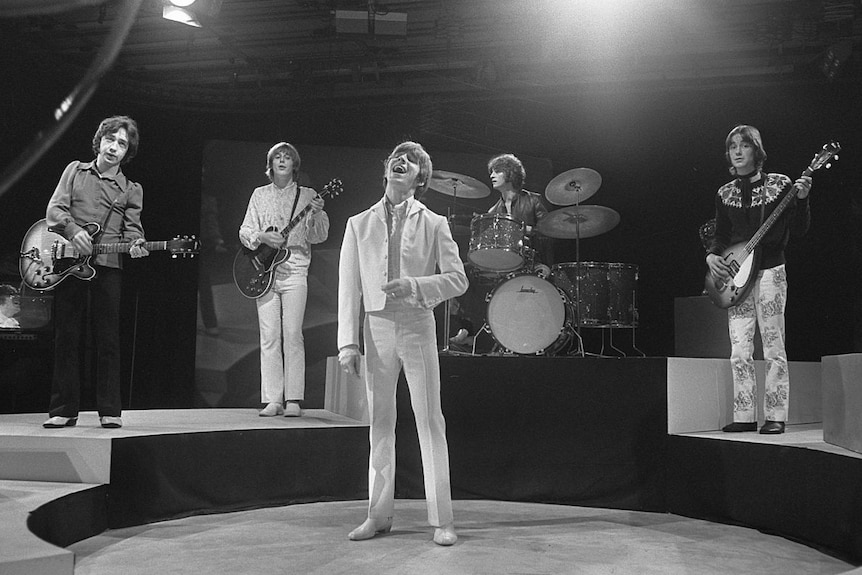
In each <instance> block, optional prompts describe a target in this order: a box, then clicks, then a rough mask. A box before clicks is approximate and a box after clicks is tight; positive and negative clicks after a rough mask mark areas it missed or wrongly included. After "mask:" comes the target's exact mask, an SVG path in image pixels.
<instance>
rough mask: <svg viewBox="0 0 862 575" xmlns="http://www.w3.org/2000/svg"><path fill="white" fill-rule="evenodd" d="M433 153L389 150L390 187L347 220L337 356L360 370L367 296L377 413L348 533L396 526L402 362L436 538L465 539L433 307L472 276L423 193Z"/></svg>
mask: <svg viewBox="0 0 862 575" xmlns="http://www.w3.org/2000/svg"><path fill="white" fill-rule="evenodd" d="M431 172H432V165H431V158H430V156H429V155H428V153H427V152H426V151H425V150H424V149H423V148H422V146H421V145H419V144H417V143H415V142H403V143H401V144H399V145H398V146H397V147H396V148H395V149H394V150H393V151H392V153H391V154H390V156H389V158H388V159H387V160H386V164H385V173H384V181H385V184H386V190H385V194H384V197H383V198H382V199H381V200H380V201H379V202H377V203H376V204H374V205H373V206H372V207H371V208H369V209H367V210H366V211H364V212H362V213H360V214H358V215H356V216H353V217H352V218H350V219H349V220H348V222H347V228H346V230H345V232H344V242H343V244H342V246H341V260H340V264H339V284H338V349H339V354H338V355H339V363H340V365H341V367H342V369H344V371H346V372H347V373H351V374H358V371H359V365H360V361H359V353H360V352H359V315H360V304H361V303H364V305H365V321H364V344H365V370H364V373H363V375H364V378H365V385H366V391H367V393H368V410H369V416H370V419H371V429H370V433H369V439H370V444H371V456H370V462H369V471H368V491H369V505H368V517H367V519H366V520H365V522H364V523H362V525H360V526H359V527H357V528H356V529H354V530H353V531H351V532H350V535H349V537H350V539H352V540H354V541H360V540H363V539H370V538H372V537H374V536H375V535H377V534H378V533H385V532H388V531H389V530H390V529H391V528H392V517H393V512H394V503H395V420H396V405H395V388H396V384H397V382H398V374H399V373H400V372H401V369H402V367H403V369H404V375H405V377H406V379H407V385H408V387H409V389H410V399H411V403H412V406H413V413H414V415H415V419H416V427H417V432H418V435H419V447H420V450H421V453H422V469H423V474H424V481H425V496H426V499H427V503H428V522H429V523H430V524H431V525H432V526H433V527H435V530H434V542H435V543H437V544H438V545H452V544H454V543H455V542H456V541H457V538H458V536H457V534H456V532H455V524H454V518H453V514H452V497H451V492H450V491H451V490H450V484H449V448H448V445H447V443H446V423H445V420H444V418H443V412H442V409H441V405H440V363H439V359H438V357H437V336H436V332H437V330H436V324H435V320H434V314H433V308H434V307H435V306H437V305H439V304H440V303H442V302H444V301H445V300H447V299H449V298H452V297H456V296H459V295H461V294H463V293H464V292H465V291H466V289H467V276H466V275H465V274H464V266H463V264H462V263H461V258H460V257H459V255H458V245H457V244H456V243H455V241H454V240H453V239H452V234H451V232H450V230H449V224H448V221H447V220H446V218H445V217H443V216H441V215H438V214H435V213H434V212H432V211H430V210H429V209H428V208H426V207H425V206H424V205H423V204H422V202H420V201H419V200H417V199H416V198H415V197H414V196H415V194H416V193H417V192H418V193H420V194H421V193H422V192H424V191H425V190H426V189H427V188H428V183H429V179H430V178H431Z"/></svg>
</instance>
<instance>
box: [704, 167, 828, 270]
mask: <svg viewBox="0 0 862 575" xmlns="http://www.w3.org/2000/svg"><path fill="white" fill-rule="evenodd" d="M749 182H750V186H749V185H747V184H748V183H746V182H742V181H741V180H740V178H737V179H735V180H733V181H731V182H728V183H726V184H724V185H723V186H721V187H720V188H719V189H718V192H717V193H716V195H715V237H714V238H713V239H712V242H711V243H710V246H709V251H710V252H711V253H714V254H718V255H721V254H722V253H724V250H726V249H727V248H728V247H730V246H732V245H735V244H737V243H740V242H747V241H748V240H750V239H751V238H752V237H753V236H754V234H755V233H756V232H757V230H758V229H760V226H761V224H762V223H763V222H764V221H765V220H766V219H768V218H769V216H770V214H772V212H773V210H775V208H776V207H777V206H778V204H779V203H780V202H781V200H782V199H784V197H785V196H786V195H787V194H788V192H790V190H791V188H792V186H793V181H792V180H791V179H790V178H789V177H787V176H785V175H783V174H762V173H758V174H757V175H755V176H753V177H752V178H751V180H749ZM749 190H750V191H749ZM810 222H811V210H810V207H809V204H808V198H807V197H806V198H805V199H802V200H800V199H798V198H793V199H791V200H790V204H789V205H788V207H787V208H786V209H785V211H784V213H782V214H781V216H780V217H779V218H778V220H777V221H776V222H775V223H774V224H773V225H772V227H771V228H770V229H769V231H768V232H767V233H766V234H765V235H764V237H763V238H762V239H761V240H760V242H759V243H758V247H759V248H760V250H761V260H760V267H761V269H769V268H773V267H775V266H778V265H781V264H783V263H785V258H784V248H785V247H786V246H787V242H788V241H789V240H790V236H791V234H792V235H794V236H802V235H805V233H806V232H807V231H808V226H809V224H810Z"/></svg>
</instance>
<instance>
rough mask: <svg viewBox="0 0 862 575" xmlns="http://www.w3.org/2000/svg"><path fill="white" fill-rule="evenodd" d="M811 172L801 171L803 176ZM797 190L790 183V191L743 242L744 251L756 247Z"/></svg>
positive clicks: (748, 251)
mask: <svg viewBox="0 0 862 575" xmlns="http://www.w3.org/2000/svg"><path fill="white" fill-rule="evenodd" d="M811 174H812V172H811V170H808V169H806V170H805V172H803V173H802V175H803V176H810V175H811ZM798 192H799V190H798V189H797V187H796V186H795V185H792V184H791V187H790V191H789V192H787V194H786V195H785V196H784V198H783V199H782V200H781V202H779V204H778V205H777V206H775V209H774V210H772V213H771V214H769V217H768V218H766V219H765V220H764V221H763V223H762V224H761V225H760V228H758V230H757V231H756V232H755V233H754V235H753V236H751V239H750V240H748V243H747V244H745V251H746V252H747V253H751V252H753V251H754V248H756V247H757V244H759V243H760V240H762V239H763V236H765V235H766V233H767V232H768V231H769V229H770V228H771V227H772V225H773V224H774V223H775V222H776V221H777V220H778V218H780V217H781V214H783V213H784V210H786V209H787V206H789V205H790V202H792V201H793V198H795V197H796V194H797V193H798Z"/></svg>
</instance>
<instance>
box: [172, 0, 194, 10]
mask: <svg viewBox="0 0 862 575" xmlns="http://www.w3.org/2000/svg"><path fill="white" fill-rule="evenodd" d="M170 1H171V4H173V5H174V6H179V7H180V8H186V7H188V6H191V5H192V4H194V3H195V0H170Z"/></svg>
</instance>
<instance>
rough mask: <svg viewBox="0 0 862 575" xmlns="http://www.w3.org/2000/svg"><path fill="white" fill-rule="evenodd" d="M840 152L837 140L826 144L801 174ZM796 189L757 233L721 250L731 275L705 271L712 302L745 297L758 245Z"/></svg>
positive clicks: (754, 271) (737, 300)
mask: <svg viewBox="0 0 862 575" xmlns="http://www.w3.org/2000/svg"><path fill="white" fill-rule="evenodd" d="M840 151H841V146H840V145H839V144H838V143H837V142H829V143H828V144H825V145H824V146H823V148H822V149H821V150H820V151H819V152H818V153H817V155H815V156H814V159H813V160H812V161H811V164H810V165H809V166H808V167H807V168H805V171H804V172H802V175H803V176H810V175H811V174H813V173H814V172H815V171H817V170H819V169H820V168H821V167H823V166H826V167H827V168H828V167H829V163H828V162H829V161H830V160H831V159H832V158H833V157H834V158H835V159H838V156H837V154H838V152H840ZM798 192H799V190H798V189H797V187H796V186H793V187H792V188H791V189H790V191H789V192H787V194H786V195H785V196H784V198H783V199H782V200H781V202H779V204H778V205H777V206H775V209H774V210H773V211H772V213H771V214H770V215H769V217H768V218H766V220H765V221H764V222H763V223H762V224H761V225H760V228H758V230H757V232H755V234H754V235H753V236H751V239H750V240H748V241H747V242H739V243H737V244H734V245H732V246H730V247H729V248H727V249H726V250H724V252H722V254H721V258H722V259H723V260H724V263H726V264H727V265H728V266H729V267H730V270H731V274H730V277H729V278H727V279H725V278H718V277H715V276H714V275H713V274H712V272H707V274H706V280H705V281H704V288H705V289H706V293H707V295H708V296H709V299H710V300H712V303H714V304H715V305H717V306H718V307H720V308H722V309H727V308H729V307H733V306H735V305H737V304H739V303H741V302H742V301H743V300H745V298H746V297H747V296H748V294H749V292H750V291H751V289H752V288H753V287H754V279H755V278H756V277H757V272H758V270H759V269H760V266H759V263H760V251H759V249H758V247H757V246H758V244H760V241H761V240H762V239H763V237H764V236H765V235H766V233H767V232H768V231H769V229H770V228H771V227H772V225H773V224H774V223H775V222H776V220H778V218H779V217H781V214H782V213H784V210H786V209H787V207H788V206H789V205H790V202H791V201H792V200H793V198H795V197H796V194H797V193H798Z"/></svg>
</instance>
